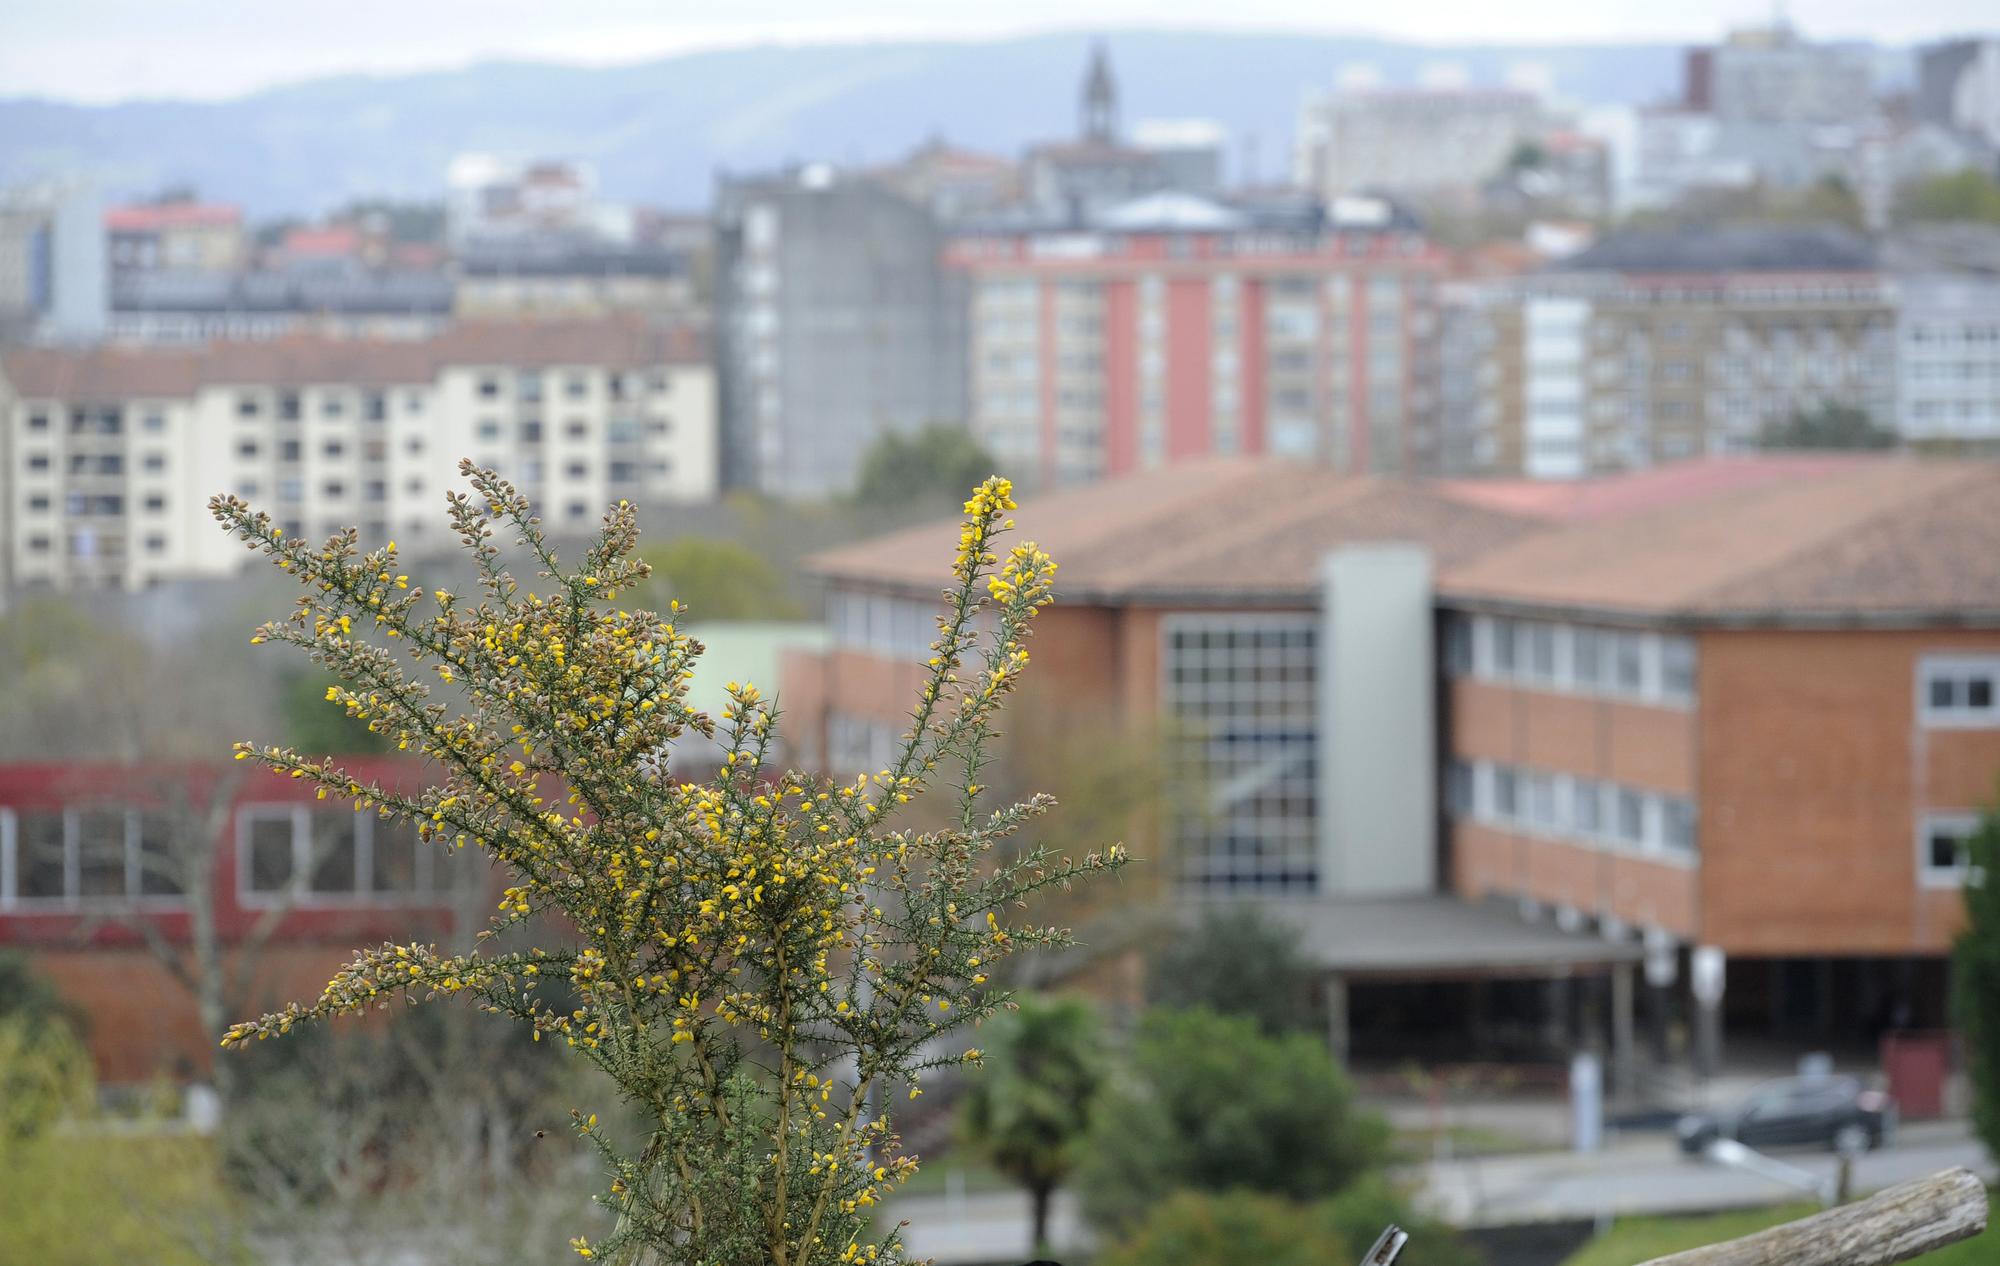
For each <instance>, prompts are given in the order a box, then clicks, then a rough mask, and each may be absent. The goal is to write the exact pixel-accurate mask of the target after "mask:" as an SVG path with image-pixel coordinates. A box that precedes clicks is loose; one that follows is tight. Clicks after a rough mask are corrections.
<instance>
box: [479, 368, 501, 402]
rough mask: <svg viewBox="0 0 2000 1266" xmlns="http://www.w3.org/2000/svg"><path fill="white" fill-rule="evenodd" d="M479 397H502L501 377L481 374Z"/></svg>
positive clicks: (483, 398)
mask: <svg viewBox="0 0 2000 1266" xmlns="http://www.w3.org/2000/svg"><path fill="white" fill-rule="evenodd" d="M479 398H480V399H481V400H497V399H499V398H500V379H499V378H498V377H497V376H495V375H493V374H481V375H480V376H479Z"/></svg>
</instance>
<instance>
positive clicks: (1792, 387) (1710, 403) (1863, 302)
mask: <svg viewBox="0 0 2000 1266" xmlns="http://www.w3.org/2000/svg"><path fill="white" fill-rule="evenodd" d="M1454 299H1455V301H1456V302H1457V303H1458V304H1459V305H1460V311H1459V312H1458V313H1456V314H1455V315H1456V316H1458V317H1460V318H1462V319H1463V320H1464V321H1465V322H1467V323H1469V324H1470V326H1472V327H1473V329H1472V330H1471V332H1470V334H1469V336H1468V338H1467V339H1466V345H1467V346H1470V347H1474V348H1476V349H1477V351H1476V354H1475V355H1472V356H1469V357H1467V358H1465V359H1463V360H1462V361H1460V362H1457V363H1447V365H1446V373H1447V374H1454V373H1456V374H1460V375H1466V376H1469V378H1470V380H1469V381H1464V382H1462V383H1460V384H1457V386H1458V388H1459V389H1457V390H1454V389H1452V387H1450V386H1448V387H1447V389H1446V392H1445V394H1446V395H1447V397H1449V398H1451V399H1454V400H1463V401H1466V402H1467V406H1466V407H1465V408H1464V409H1463V410H1460V411H1456V412H1455V413H1454V414H1453V415H1452V416H1451V417H1449V418H1448V419H1447V422H1446V429H1447V431H1448V432H1449V434H1448V435H1447V437H1446V447H1447V449H1448V450H1451V451H1453V452H1454V453H1456V454H1457V455H1458V459H1457V460H1454V461H1451V462H1449V463H1447V464H1448V465H1449V466H1450V467H1451V468H1453V469H1460V470H1469V471H1473V472H1477V473H1487V474H1524V475H1529V476H1533V477H1536V478H1546V479H1574V478H1580V477H1583V476H1586V475H1593V474H1602V473H1608V472H1615V471H1621V470H1637V469H1643V468H1645V467H1648V466H1653V465H1656V464H1659V463H1662V462H1670V461H1677V460H1681V459H1684V458H1689V457H1697V456H1701V455H1704V454H1711V453H1729V452H1742V451H1747V450H1749V449H1753V448H1755V447H1756V445H1757V442H1758V439H1759V437H1760V435H1761V434H1762V433H1763V432H1764V430H1765V429H1766V428H1768V427H1770V426H1773V425H1776V424H1780V423H1782V422H1784V421H1785V420H1786V419H1787V418H1789V417H1791V416H1792V415H1793V414H1794V413H1795V412H1797V411H1800V410H1811V409H1814V408H1817V407H1820V406H1823V405H1829V404H1834V405H1850V406H1854V407H1858V408H1860V409H1863V410H1865V411H1866V412H1867V413H1868V414H1869V416H1870V417H1871V418H1872V419H1874V421H1875V422H1876V424H1877V425H1880V426H1884V427H1888V426H1892V425H1893V423H1894V419H1895V410H1896V314H1895V308H1894V300H1893V296H1892V294H1891V292H1890V286H1889V284H1888V281H1887V279H1886V277H1885V276H1884V274H1882V273H1881V272H1879V271H1878V270H1877V268H1876V264H1875V261H1874V257H1873V252H1872V249H1871V248H1870V247H1869V246H1868V244H1867V242H1866V241H1865V240H1863V239H1860V238H1858V237H1854V236H1853V235H1850V234H1848V233H1846V232H1845V231H1842V230H1836V229H1824V228H1813V227H1789V226H1757V227H1740V228H1722V229H1705V230H1702V231H1701V232H1699V233H1693V232H1687V233H1681V232H1662V233H1632V234H1623V235H1619V236H1617V237H1613V238H1610V239H1607V240H1606V241H1604V242H1602V243H1600V244H1599V245H1598V246H1596V247H1593V248H1591V249H1590V250H1587V251H1584V252H1583V253H1581V254H1579V255H1577V256H1574V257H1572V258H1570V259H1568V260H1565V261H1563V262H1562V263H1560V264H1558V265H1555V266H1552V267H1551V268H1548V269H1545V270H1544V271H1542V272H1539V273H1535V274H1532V275H1529V276H1526V277H1520V278H1510V279H1507V280H1504V281H1498V282H1493V283H1489V284H1487V285H1485V286H1480V287H1472V288H1470V292H1468V291H1467V290H1466V289H1465V288H1461V290H1460V291H1459V292H1458V293H1456V294H1455V295H1454Z"/></svg>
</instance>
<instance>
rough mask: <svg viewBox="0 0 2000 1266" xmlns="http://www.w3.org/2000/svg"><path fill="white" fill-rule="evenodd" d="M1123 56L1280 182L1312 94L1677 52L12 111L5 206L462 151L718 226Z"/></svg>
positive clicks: (1645, 87)
mask: <svg viewBox="0 0 2000 1266" xmlns="http://www.w3.org/2000/svg"><path fill="white" fill-rule="evenodd" d="M1100 38H1101V39H1103V40H1105V42H1106V43H1107V45H1108V47H1109V49H1110V52H1111V58H1112V64H1113V68H1114V71H1115V73H1116V75H1117V77H1118V83H1119V87H1120V92H1121V106H1122V114H1123V117H1124V119H1125V120H1126V121H1127V122H1128V123H1129V122H1130V121H1132V120H1136V119H1141V118H1162V117H1201V118H1212V119H1215V120H1216V121H1218V122H1220V123H1221V124H1222V125H1223V126H1224V127H1225V128H1227V129H1228V130H1229V132H1230V134H1231V137H1232V140H1233V142H1234V144H1235V147H1236V148H1235V150H1234V151H1233V152H1232V153H1231V154H1230V156H1229V158H1230V163H1231V166H1232V169H1237V168H1238V166H1239V164H1240V163H1241V162H1242V160H1243V156H1244V152H1245V147H1246V144H1247V145H1248V146H1249V147H1253V148H1254V150H1255V151H1256V158H1255V164H1256V169H1257V172H1258V173H1259V174H1260V175H1261V176H1262V177H1263V178H1266V179H1270V178H1273V177H1276V176H1277V175H1279V174H1280V173H1282V171H1283V170H1284V166H1285V161H1286V156H1287V154H1288V152H1289V146H1290V143H1291V132H1292V122H1293V114H1294V112H1295V110H1296V107H1297V103H1298V100H1299V98H1300V96H1301V95H1302V94H1303V93H1305V92H1307V91H1312V90H1323V89H1325V88H1327V87H1329V86H1330V85H1331V84H1332V82H1333V79H1334V75H1335V72H1336V71H1337V70H1338V69H1339V68H1340V67H1341V66H1343V65H1345V64H1349V63H1356V62H1366V63H1370V64H1372V65H1374V66H1375V68H1376V69H1377V70H1378V71H1379V73H1380V75H1381V78H1382V80H1383V82H1385V83H1390V84H1396V83H1408V82H1413V81H1414V80H1415V78H1416V76H1417V74H1418V73H1419V71H1420V70H1421V68H1423V67H1424V66H1426V65H1428V64H1434V63H1439V62H1449V63H1455V64H1457V65H1459V66H1460V67H1462V68H1463V70H1464V72H1465V75H1466V78H1467V80H1468V81H1469V82H1471V83H1475V84H1491V83H1499V82H1502V81H1503V80H1504V78H1505V77H1506V76H1507V74H1508V73H1509V68H1510V67H1514V66H1518V65H1520V64H1523V63H1532V64H1537V65H1539V66H1540V67H1542V68H1543V69H1544V70H1545V72H1546V75H1547V77H1548V79H1549V81H1550V82H1551V83H1552V84H1553V87H1554V89H1555V91H1556V92H1557V93H1558V94H1559V95H1560V96H1562V97H1564V98H1566V99H1572V100H1577V101H1583V102H1590V103H1606V104H1641V103H1644V102H1646V101H1650V100H1655V99H1659V98H1661V97H1663V96H1665V95H1667V94H1669V93H1670V92H1671V91H1672V90H1673V89H1674V87H1675V85H1676V83H1677V79H1678V74H1679V61H1680V55H1681V46H1680V45H1677V44H1659V43H1654V44H1626V45H1603V44H1595V45H1593V44H1579V45H1564V46H1546V45H1543V46H1519V47H1513V46H1510V47H1497V48H1496V47H1492V46H1471V45H1439V44H1414V43H1407V42H1402V41H1397V40H1391V39H1384V38H1378V37H1370V36H1350V35H1329V36H1321V35H1290V34H1270V33H1264V32H1244V33H1218V32H1211V31H1199V32H1196V31H1175V30H1125V31H1112V32H1107V33H1103V34H1101V35H1099V34H1091V33H1084V32H1060V33H1049V34H1039V35H1024V36H1017V37H1012V38H1007V39H999V40H991V41H944V40H938V41H922V40H909V41H879V42H871V43H854V44H796V45H781V44H765V45H755V46H748V47H740V48H729V49H712V50H702V51H695V52H689V53H682V54H676V55H673V56H669V57H664V58H655V59H650V60H648V61H643V62H637V63H632V64H629V65H620V66H582V65H566V64H562V63H553V62H537V61H532V60H526V59H518V58H508V59H500V60H492V61H482V62H479V63H476V64H474V65H471V66H467V67H464V68H460V69H444V70H430V71H415V72H399V73H394V74H369V73H365V72H357V73H348V74H341V75H334V76H327V77H323V78H316V79H310V80H303V81H300V82H297V83H291V84H282V85H276V86H273V87H270V88H265V89H261V90H259V91H257V92H254V93H250V94H248V95H245V96H242V97H237V98H232V99H229V100H224V101H214V102H195V101H184V100H173V99H154V100H146V101H134V102H122V103H118V104H115V105H78V104H70V103H63V102H58V101H52V100H49V99H47V98H0V187H5V186H6V185H10V184H13V183H16V182H19V181H22V180H27V179H33V178H35V177H38V176H42V175H46V174H51V173H55V172H61V171H66V170H67V171H83V172H86V173H87V174H89V175H91V176H92V177H93V178H95V179H96V180H97V181H98V182H99V184H100V185H101V186H102V187H103V189H104V190H105V191H106V193H107V195H108V196H111V197H134V196H141V195H144V194H146V193H149V192H151V191H152V190H155V189H158V188H161V187H164V186H166V185H169V184H182V183H188V184H193V185H195V186H196V187H197V188H199V189H200V190H201V191H202V193H203V194H204V195H205V196H208V197H213V198H218V199H223V200H228V201H234V202H240V203H242V204H244V205H245V207H246V208H247V209H248V210H249V211H250V213H251V214H252V215H253V216H258V217H263V216H273V215H286V214H290V215H298V214H311V213H314V212H317V211H322V210H325V209H327V208H329V207H332V206H336V205H339V204H340V203H342V202H345V201H346V200H348V199H350V198H353V197H361V196H372V197H398V198H412V197H424V198H434V197H437V196H439V194H440V193H441V191H442V188H443V180H444V169H445V164H446V163H447V162H449V160H450V159H451V157H452V156H453V155H455V154H458V153H462V152H465V151H468V150H495V151H499V152H503V153H512V154H519V155H523V156H527V155H535V154H549V155H560V156H566V157H575V158H581V159H586V160H589V161H592V162H594V163H595V164H596V166H597V169H598V175H599V183H600V187H601V189H602V191H603V193H604V195H605V196H606V197H609V198H612V199H615V200H620V201H634V202H645V203H657V204H662V205H669V206H680V207H689V208H692V207H697V206H702V205H705V204H706V202H707V200H708V194H709V190H710V188H711V186H712V183H713V180H714V176H715V173H716V172H717V171H718V170H723V169H735V170H746V169H756V168H761V167H768V166H773V165H777V164H781V163H784V162H787V161H808V160H826V161H832V162H837V163H854V162H880V161H884V160H886V159H889V158H892V157H894V156H896V155H898V154H901V153H904V152H907V151H908V150H909V149H910V148H911V147H912V146H914V145H916V144H919V143H921V142H922V141H924V140H925V139H928V138H930V137H932V136H940V135H941V136H945V137H947V138H949V139H950V140H951V141H953V142H954V143H957V144H962V145H968V146H971V147H974V148H981V149H990V150H995V151H997V152H1001V153H1006V154H1014V153H1018V152H1019V151H1020V150H1021V149H1022V148H1023V147H1024V146H1025V145H1026V144H1028V143H1030V142H1032V141H1035V140H1042V139H1050V138H1054V137H1061V136H1067V135H1070V134H1071V133H1072V132H1073V131H1074V129H1075V102H1076V92H1077V86H1078V83H1079V82H1080V79H1081V77H1082V73H1083V68H1084V63H1085V58H1086V56H1087V53H1088V49H1089V46H1090V44H1091V42H1092V41H1093V40H1096V39H1100Z"/></svg>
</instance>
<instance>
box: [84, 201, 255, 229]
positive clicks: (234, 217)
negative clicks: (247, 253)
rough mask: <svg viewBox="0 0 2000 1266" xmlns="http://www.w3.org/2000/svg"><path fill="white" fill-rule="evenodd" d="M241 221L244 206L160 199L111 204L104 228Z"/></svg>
mask: <svg viewBox="0 0 2000 1266" xmlns="http://www.w3.org/2000/svg"><path fill="white" fill-rule="evenodd" d="M242 223H243V208H241V207H237V206H230V205H227V204H225V203H216V202H163V203H160V204H158V205H154V206H137V207H112V208H111V209H109V210H107V211H106V212H105V213H104V227H105V229H106V231H108V232H112V233H158V232H161V231H162V230H165V229H189V228H233V227H236V226H238V225H240V224H242Z"/></svg>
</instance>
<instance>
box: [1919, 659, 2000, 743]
mask: <svg viewBox="0 0 2000 1266" xmlns="http://www.w3.org/2000/svg"><path fill="white" fill-rule="evenodd" d="M1917 715H1918V716H1919V717H1920V718H1922V720H1923V723H1924V724H1925V725H1929V726H1935V727H1938V728H1941V729H1990V728H1993V727H1997V726H2000V655H1926V656H1924V657H1923V659H1921V660H1919V661H1918V662H1917Z"/></svg>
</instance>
